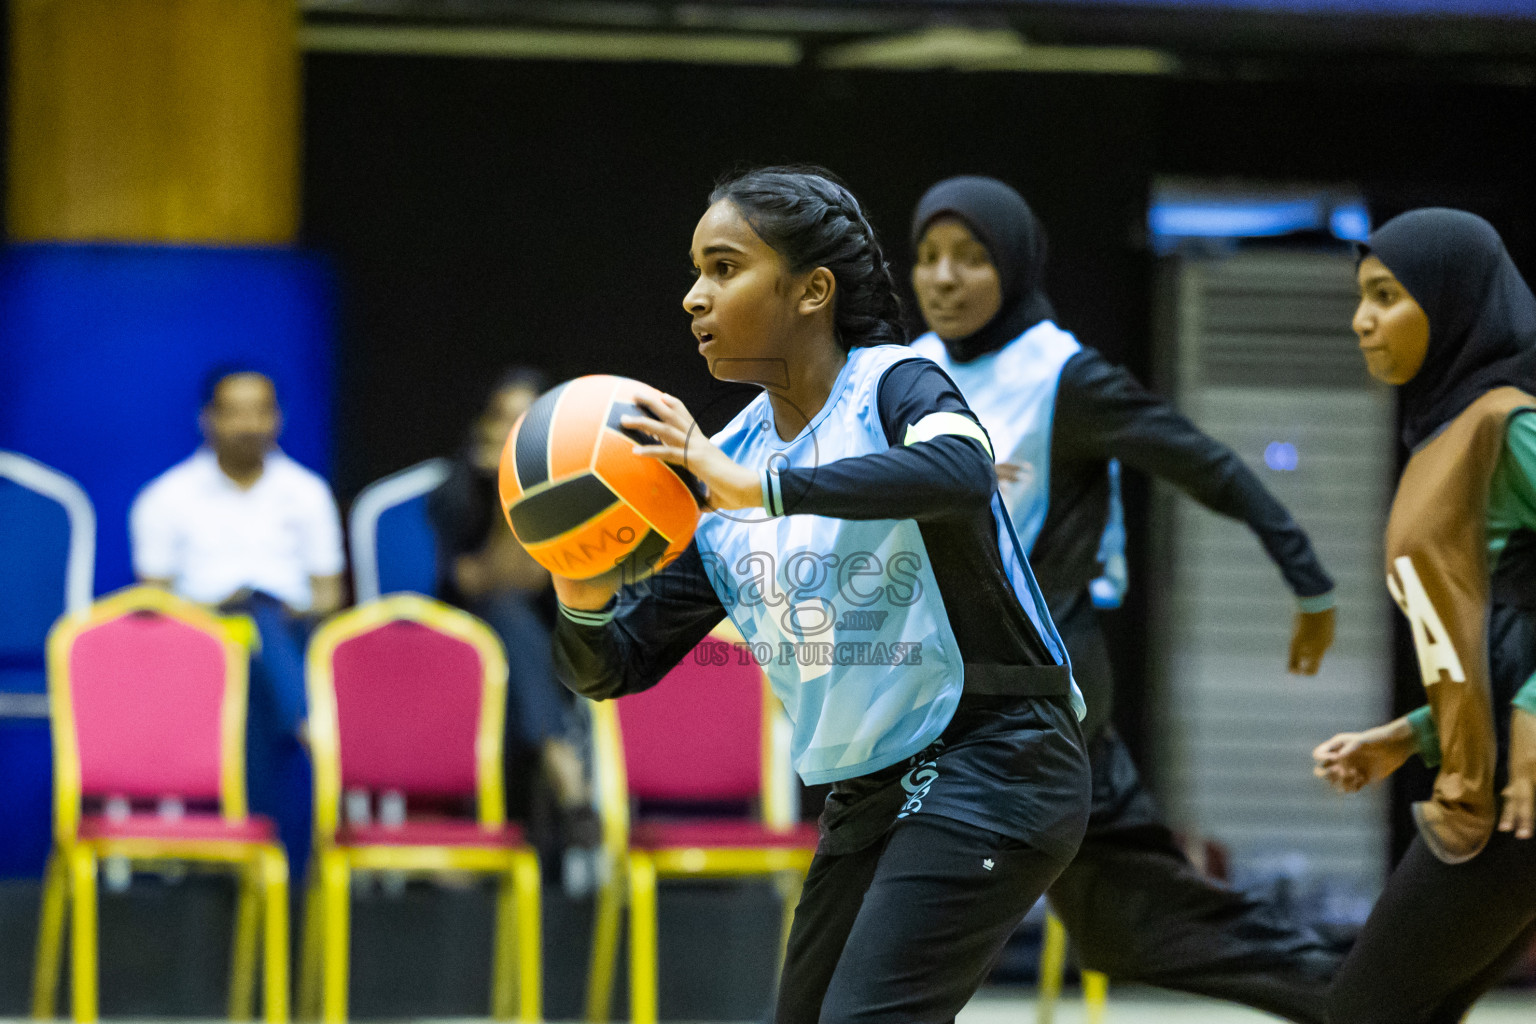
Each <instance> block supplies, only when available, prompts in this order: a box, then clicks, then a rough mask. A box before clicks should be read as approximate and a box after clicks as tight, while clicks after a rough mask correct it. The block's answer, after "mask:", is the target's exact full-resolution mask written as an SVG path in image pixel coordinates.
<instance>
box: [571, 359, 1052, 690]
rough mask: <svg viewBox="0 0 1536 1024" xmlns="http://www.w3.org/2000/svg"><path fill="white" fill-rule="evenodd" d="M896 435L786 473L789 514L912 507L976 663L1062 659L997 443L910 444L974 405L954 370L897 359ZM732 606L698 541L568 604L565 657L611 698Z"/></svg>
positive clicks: (851, 514)
mask: <svg viewBox="0 0 1536 1024" xmlns="http://www.w3.org/2000/svg"><path fill="white" fill-rule="evenodd" d="M878 404H879V412H880V420H881V424H882V426H883V427H884V430H885V435H886V440H887V442H888V443H889V445H890V447H889V448H887V449H885V450H883V451H878V452H873V453H871V454H868V455H859V456H853V457H850V458H845V459H839V460H837V461H834V462H829V463H826V464H824V465H820V466H816V467H805V468H788V469H785V470H783V471H782V472H781V473H780V474H779V483H780V490H781V493H782V499H783V500H782V503H783V512H784V513H785V514H795V513H801V514H809V515H820V516H829V517H833V518H840V519H912V520H915V521H916V522H917V523H918V528H919V530H920V532H921V533H922V538H923V546H924V547H925V548H926V549H927V552H928V555H929V558H930V559H931V561H932V566H931V567H932V570H933V573H934V577H935V580H936V582H937V583H938V589H939V596H940V599H941V600H942V602H943V604H944V609H945V611H946V613H947V615H948V617H949V622H950V627H951V629H952V631H953V633H954V636H955V640H956V642H957V644H958V646H959V648H960V653H961V657H962V659H963V660H964V662H965V663H966V664H967V666H990V665H999V666H1026V667H1034V666H1053V665H1055V664H1056V659H1055V657H1054V655H1053V654H1052V653H1051V651H1050V649H1049V647H1048V645H1047V644H1046V642H1045V641H1044V640H1043V639H1042V638H1041V636H1040V634H1039V632H1038V631H1037V630H1036V629H1035V627H1034V624H1033V623H1032V622H1031V621H1030V619H1029V617H1028V615H1027V614H1026V613H1025V611H1024V609H1023V607H1022V606H1021V605H1020V603H1019V598H1018V596H1017V595H1016V593H1015V591H1014V589H1013V584H1012V582H1011V580H1010V578H1009V576H1008V572H1007V569H1006V568H1005V566H1004V563H1003V560H1002V555H1001V551H1000V548H999V544H998V533H997V523H996V520H995V519H994V518H993V496H994V495H995V493H996V486H997V482H996V476H995V474H994V471H993V467H992V455H991V453H990V452H989V451H988V450H987V448H986V447H985V446H984V445H983V444H982V442H981V441H980V440H979V439H977V438H975V437H970V436H963V435H959V434H940V435H938V436H936V437H933V438H931V439H929V440H925V441H920V442H917V443H913V444H907V443H905V441H906V433H907V430H908V428H909V427H912V426H914V425H916V424H918V423H919V422H921V421H922V420H923V419H924V418H926V417H928V416H930V415H931V414H933V413H940V412H945V413H956V414H959V415H961V416H964V417H965V418H966V419H968V420H970V421H972V422H973V423H974V422H975V417H974V415H973V414H972V413H971V411H970V409H969V407H968V406H967V405H966V404H965V400H964V399H963V398H962V397H961V395H960V392H959V390H958V389H957V388H956V387H955V385H954V383H953V382H952V381H950V379H949V377H948V376H946V375H945V374H944V372H943V371H942V370H940V369H939V368H938V367H937V366H936V365H934V364H933V363H931V362H929V361H928V360H926V359H912V360H907V361H903V362H900V363H897V364H896V365H895V366H893V367H891V368H890V369H889V370H888V371H887V372H886V374H885V376H884V378H883V379H882V380H881V382H880V386H879V389H878ZM724 617H725V608H724V607H723V606H722V604H721V602H720V599H719V596H718V595H717V593H716V591H715V589H714V588H713V587H712V586H711V585H710V581H709V576H708V572H707V569H706V567H705V564H704V560H703V559H702V558H701V556H700V555H699V552H698V549H697V546H696V545H692V544H690V545H689V546H688V548H687V549H686V550H685V551H684V552H683V554H681V555H680V556H679V557H678V558H677V560H676V561H674V562H673V563H672V564H671V565H669V566H668V567H667V568H666V569H664V570H663V571H662V572H660V573H658V574H656V575H655V576H654V577H652V578H651V579H649V580H646V581H643V582H641V583H638V584H634V585H631V586H626V587H625V588H624V589H623V590H622V591H621V592H620V593H619V595H618V597H617V598H616V600H615V601H614V602H612V603H611V604H610V606H609V608H607V609H604V610H603V611H602V612H597V613H592V612H573V611H571V610H569V609H567V610H565V612H564V614H562V615H561V616H560V622H559V623H558V625H557V627H556V630H555V667H556V672H557V674H558V675H559V676H560V678H561V679H562V680H563V681H564V682H565V683H566V685H567V686H569V687H571V688H572V689H573V690H575V691H576V692H578V693H581V694H584V695H585V696H588V697H591V698H594V699H597V700H603V699H607V698H611V697H617V696H621V695H623V694H626V693H634V692H637V691H639V690H644V689H646V688H648V687H650V686H653V685H655V684H656V683H657V682H658V681H660V679H661V678H662V676H664V675H665V674H666V673H667V672H668V671H669V670H670V669H671V668H672V667H673V666H674V665H676V664H677V663H678V662H679V661H680V660H681V659H682V658H683V657H684V656H685V655H686V654H687V653H688V651H689V650H691V649H692V648H693V647H694V645H695V644H697V643H698V642H699V641H700V640H701V639H703V638H704V637H705V636H706V635H707V634H708V633H709V631H710V630H711V629H712V628H713V627H714V626H715V625H716V624H717V623H718V622H719V621H720V620H721V619H722V618H724Z"/></svg>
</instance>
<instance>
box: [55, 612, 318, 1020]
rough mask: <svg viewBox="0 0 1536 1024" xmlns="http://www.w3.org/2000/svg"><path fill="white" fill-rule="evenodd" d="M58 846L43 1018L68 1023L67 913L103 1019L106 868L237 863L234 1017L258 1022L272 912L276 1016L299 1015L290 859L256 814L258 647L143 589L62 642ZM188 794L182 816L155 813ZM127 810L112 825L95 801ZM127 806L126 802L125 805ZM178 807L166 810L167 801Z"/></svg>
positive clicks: (85, 1007) (92, 616) (82, 1005)
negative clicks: (64, 1010)
mask: <svg viewBox="0 0 1536 1024" xmlns="http://www.w3.org/2000/svg"><path fill="white" fill-rule="evenodd" d="M48 697H49V704H50V713H51V716H52V720H53V744H54V747H53V749H54V795H55V800H54V841H55V847H54V851H53V853H52V855H51V856H50V857H49V859H48V869H47V874H46V876H45V878H44V882H43V907H42V921H41V924H40V926H39V928H38V940H37V962H36V975H35V977H34V982H33V995H32V1015H33V1016H34V1017H38V1018H49V1017H52V1016H53V1013H54V1002H55V998H56V994H57V989H58V978H59V967H60V961H61V959H62V957H61V953H62V943H63V937H64V922H65V914H66V910H70V911H72V912H71V913H70V915H69V923H70V930H71V932H72V942H71V975H70V978H71V984H72V989H71V993H72V997H71V1003H72V1009H73V1016H74V1019H75V1020H77V1021H94V1020H95V1019H96V1009H97V1007H96V994H97V993H96V979H97V959H96V958H97V947H96V872H97V864H98V863H99V862H100V860H101V859H102V858H105V857H117V858H123V859H124V860H128V861H160V862H164V861H196V862H206V863H216V864H225V865H230V866H232V867H233V868H234V870H235V871H236V873H237V874H238V876H239V880H240V896H239V903H238V909H237V913H236V923H235V942H234V955H233V961H234V963H233V970H232V974H233V979H232V981H231V984H230V997H229V1015H230V1017H231V1018H232V1019H234V1020H249V1019H250V1016H251V1004H252V997H253V988H254V984H255V961H256V944H257V923H258V917H259V916H260V915H261V914H262V911H263V909H264V910H265V919H266V922H265V923H266V927H265V943H264V945H265V954H266V955H265V972H264V973H265V988H264V993H263V996H264V999H263V1001H264V1003H265V1010H266V1019H267V1020H268V1021H271V1022H280V1021H286V1020H287V1019H288V861H287V858H286V857H285V856H284V855H283V850H282V847H281V846H279V845H278V843H277V836H276V830H275V828H274V826H273V824H272V822H270V821H268V820H267V819H265V818H260V817H253V816H250V815H247V814H246V808H245V714H246V652H245V649H244V648H242V647H241V646H240V645H239V644H238V643H236V642H235V640H234V639H233V638H232V637H231V635H230V633H229V632H228V630H227V629H226V627H225V626H224V624H222V623H221V622H220V621H219V620H217V619H215V618H214V617H213V616H211V615H209V614H208V613H207V612H205V611H203V610H202V609H201V608H199V607H197V606H196V605H193V604H189V603H188V602H186V601H183V600H181V599H180V598H177V597H174V596H172V595H171V594H168V593H166V592H165V591H163V590H159V589H157V588H153V587H133V588H130V589H128V590H124V591H120V592H118V593H116V594H114V595H112V596H111V597H108V598H106V599H105V600H102V601H99V602H97V603H96V604H94V605H92V606H91V608H90V610H89V611H88V612H87V613H86V614H85V615H84V616H82V617H79V618H64V619H61V620H59V622H58V624H57V625H55V626H54V628H53V631H52V633H50V634H49V637H48ZM167 798H171V799H174V800H175V801H177V803H176V804H175V805H174V806H177V807H181V808H185V810H184V812H183V813H181V814H180V815H179V816H175V817H171V816H166V815H162V814H159V813H153V812H149V813H146V811H145V808H146V807H148V806H150V805H154V804H156V803H161V802H162V801H165V800H167ZM106 800H112V801H113V802H114V803H117V802H118V801H125V802H127V805H128V806H129V808H130V810H129V812H128V813H127V814H126V815H118V814H113V815H110V816H109V815H107V814H103V813H101V812H100V811H99V810H97V809H95V808H94V807H91V808H90V809H87V807H88V805H87V801H91V802H92V803H95V802H97V801H106ZM119 806H121V805H119ZM162 806H164V804H162Z"/></svg>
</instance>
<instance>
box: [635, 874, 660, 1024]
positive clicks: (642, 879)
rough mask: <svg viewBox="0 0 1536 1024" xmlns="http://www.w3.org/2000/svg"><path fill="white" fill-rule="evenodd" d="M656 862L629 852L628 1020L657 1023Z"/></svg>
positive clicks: (638, 1023)
mask: <svg viewBox="0 0 1536 1024" xmlns="http://www.w3.org/2000/svg"><path fill="white" fill-rule="evenodd" d="M656 975H657V963H656V862H655V861H653V860H651V858H650V855H648V854H644V853H636V852H634V851H631V852H630V854H629V1021H630V1024H656V1015H657V995H656Z"/></svg>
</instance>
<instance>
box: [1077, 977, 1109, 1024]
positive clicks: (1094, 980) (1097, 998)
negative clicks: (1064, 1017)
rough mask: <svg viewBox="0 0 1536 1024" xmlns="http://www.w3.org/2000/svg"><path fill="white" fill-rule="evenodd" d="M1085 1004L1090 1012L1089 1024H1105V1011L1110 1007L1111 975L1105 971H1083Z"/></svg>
mask: <svg viewBox="0 0 1536 1024" xmlns="http://www.w3.org/2000/svg"><path fill="white" fill-rule="evenodd" d="M1083 1003H1084V1005H1085V1006H1086V1007H1087V1010H1088V1013H1087V1017H1088V1024H1104V1011H1105V1009H1106V1007H1107V1006H1108V1005H1109V975H1107V974H1105V973H1104V972H1103V971H1083Z"/></svg>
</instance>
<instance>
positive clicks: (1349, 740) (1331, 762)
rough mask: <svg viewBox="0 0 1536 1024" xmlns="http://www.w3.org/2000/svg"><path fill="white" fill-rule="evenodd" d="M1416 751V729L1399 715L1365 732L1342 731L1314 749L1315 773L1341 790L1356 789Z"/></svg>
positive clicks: (1389, 771)
mask: <svg viewBox="0 0 1536 1024" xmlns="http://www.w3.org/2000/svg"><path fill="white" fill-rule="evenodd" d="M1413 751H1414V742H1413V729H1412V728H1411V727H1410V726H1409V725H1408V720H1407V719H1405V718H1399V719H1397V720H1396V721H1394V722H1390V723H1388V724H1387V725H1379V726H1377V727H1376V728H1374V729H1367V730H1365V731H1364V732H1341V733H1339V734H1338V735H1337V736H1335V737H1333V738H1332V739H1331V740H1328V741H1327V742H1326V743H1320V744H1318V746H1317V749H1315V750H1313V751H1312V759H1313V760H1314V761H1316V762H1317V764H1316V765H1314V766H1313V768H1312V774H1313V775H1316V776H1317V777H1318V778H1320V779H1322V780H1323V781H1325V782H1327V783H1328V785H1330V786H1332V787H1333V788H1334V789H1336V790H1338V791H1339V792H1341V793H1355V792H1358V791H1360V790H1362V789H1364V788H1365V787H1366V786H1369V785H1373V784H1375V783H1377V782H1380V781H1381V780H1382V779H1384V778H1386V777H1387V776H1388V775H1391V774H1392V773H1393V772H1395V771H1397V770H1398V769H1399V768H1401V767H1402V766H1403V762H1404V761H1406V760H1408V757H1409V755H1411V754H1412V753H1413Z"/></svg>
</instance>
